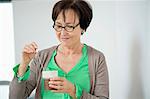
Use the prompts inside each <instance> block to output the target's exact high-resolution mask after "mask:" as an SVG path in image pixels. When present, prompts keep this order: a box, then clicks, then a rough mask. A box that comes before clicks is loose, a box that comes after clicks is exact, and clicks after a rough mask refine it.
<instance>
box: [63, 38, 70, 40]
mask: <svg viewBox="0 0 150 99" xmlns="http://www.w3.org/2000/svg"><path fill="white" fill-rule="evenodd" d="M68 39H69V38H61V40H68Z"/></svg>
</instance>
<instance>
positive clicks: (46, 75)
mask: <svg viewBox="0 0 150 99" xmlns="http://www.w3.org/2000/svg"><path fill="white" fill-rule="evenodd" d="M53 77H58V71H57V70H53V71H42V78H43V79H49V78H53Z"/></svg>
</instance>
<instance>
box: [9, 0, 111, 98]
mask: <svg viewBox="0 0 150 99" xmlns="http://www.w3.org/2000/svg"><path fill="white" fill-rule="evenodd" d="M52 19H53V21H54V25H53V28H54V29H55V30H56V35H57V38H58V40H59V41H60V44H59V45H57V46H53V47H51V48H48V49H44V50H42V51H39V52H38V53H36V50H37V49H38V46H37V44H36V43H35V42H33V43H31V44H29V45H25V47H24V49H23V52H22V61H21V63H20V64H19V65H17V66H16V67H14V69H13V70H14V72H15V76H14V79H13V80H12V82H11V84H10V95H9V96H10V97H9V98H10V99H26V98H27V97H28V96H30V94H31V92H32V91H33V90H34V89H35V88H36V94H35V98H36V99H72V98H74V99H80V98H81V99H108V98H109V82H108V71H107V66H106V62H105V57H104V55H103V54H102V53H101V52H100V51H98V50H96V49H94V48H92V47H90V46H89V45H86V44H84V43H81V40H80V37H81V35H83V34H84V32H85V31H86V29H87V27H88V26H89V24H90V22H91V20H92V8H91V6H90V5H89V4H88V3H87V2H86V1H84V0H60V1H58V2H57V3H56V4H55V5H54V8H53V13H52ZM31 60H32V61H31ZM30 62H31V64H30V65H29V63H30ZM43 70H47V71H53V70H57V71H58V77H54V78H50V79H49V82H48V85H49V86H48V87H49V88H50V89H49V90H46V88H45V86H44V79H43V78H42V71H43Z"/></svg>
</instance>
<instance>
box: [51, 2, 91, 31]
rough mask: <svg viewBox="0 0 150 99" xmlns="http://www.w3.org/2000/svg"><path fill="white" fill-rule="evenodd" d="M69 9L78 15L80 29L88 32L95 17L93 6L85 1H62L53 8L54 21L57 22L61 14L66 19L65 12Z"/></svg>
mask: <svg viewBox="0 0 150 99" xmlns="http://www.w3.org/2000/svg"><path fill="white" fill-rule="evenodd" d="M68 9H71V10H73V11H74V12H75V13H76V14H77V16H78V18H79V24H80V27H81V28H82V29H83V30H85V31H86V29H87V27H88V26H89V25H90V23H91V20H92V17H93V12H92V7H91V5H90V4H89V3H88V2H86V1H84V0H60V1H58V2H57V3H56V4H55V5H54V7H53V11H52V19H53V21H54V22H55V21H56V19H57V17H58V15H59V14H60V13H61V12H62V13H63V16H64V19H65V11H66V10H68Z"/></svg>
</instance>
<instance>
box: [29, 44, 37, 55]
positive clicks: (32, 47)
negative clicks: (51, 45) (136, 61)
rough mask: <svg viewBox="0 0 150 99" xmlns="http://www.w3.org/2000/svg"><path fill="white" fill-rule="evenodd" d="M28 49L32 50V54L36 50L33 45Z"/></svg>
mask: <svg viewBox="0 0 150 99" xmlns="http://www.w3.org/2000/svg"><path fill="white" fill-rule="evenodd" d="M28 47H29V48H30V49H32V51H33V52H34V53H35V52H36V48H35V47H34V45H32V44H30V45H29V46H28Z"/></svg>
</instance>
